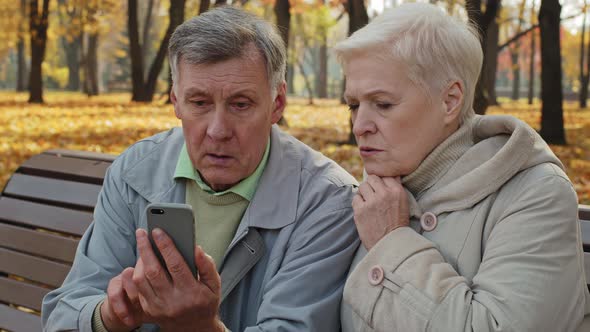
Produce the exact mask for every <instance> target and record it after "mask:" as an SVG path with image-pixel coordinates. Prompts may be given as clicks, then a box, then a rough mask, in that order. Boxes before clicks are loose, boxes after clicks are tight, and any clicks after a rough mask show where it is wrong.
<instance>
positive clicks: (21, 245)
mask: <svg viewBox="0 0 590 332" xmlns="http://www.w3.org/2000/svg"><path fill="white" fill-rule="evenodd" d="M77 245H78V240H76V239H72V238H68V237H65V236H59V235H55V234H51V233H47V232H41V231H38V230H33V229H29V228H24V227H18V226H13V225H8V224H1V223H0V246H1V247H6V248H10V249H16V250H17V251H21V252H24V253H29V254H33V255H38V256H43V257H48V258H52V259H58V260H61V261H64V262H67V263H70V264H71V263H72V262H73V261H74V255H75V254H76V246H77Z"/></svg>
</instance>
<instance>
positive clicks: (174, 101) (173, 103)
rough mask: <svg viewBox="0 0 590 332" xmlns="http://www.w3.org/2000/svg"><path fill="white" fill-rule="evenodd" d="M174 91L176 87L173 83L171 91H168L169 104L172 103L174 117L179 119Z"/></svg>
mask: <svg viewBox="0 0 590 332" xmlns="http://www.w3.org/2000/svg"><path fill="white" fill-rule="evenodd" d="M175 89H176V86H175V85H174V83H173V84H172V89H170V102H171V103H172V105H174V115H176V118H178V119H180V110H179V105H178V99H176V93H174V90H175Z"/></svg>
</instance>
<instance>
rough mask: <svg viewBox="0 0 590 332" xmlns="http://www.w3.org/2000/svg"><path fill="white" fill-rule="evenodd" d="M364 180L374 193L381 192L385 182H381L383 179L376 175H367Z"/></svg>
mask: <svg viewBox="0 0 590 332" xmlns="http://www.w3.org/2000/svg"><path fill="white" fill-rule="evenodd" d="M365 182H367V183H368V184H369V185H370V186H371V187H372V188H373V190H374V191H375V192H376V193H379V192H383V191H384V190H385V183H384V182H383V179H382V178H380V177H378V176H377V175H369V177H368V178H367V181H365Z"/></svg>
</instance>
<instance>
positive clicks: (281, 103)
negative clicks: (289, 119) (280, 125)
mask: <svg viewBox="0 0 590 332" xmlns="http://www.w3.org/2000/svg"><path fill="white" fill-rule="evenodd" d="M285 106H287V83H285V81H283V82H282V83H281V84H279V86H278V87H277V96H276V97H275V99H274V100H273V109H272V114H271V116H270V119H271V123H272V124H275V123H277V122H279V120H280V119H281V117H282V116H283V111H284V110H285Z"/></svg>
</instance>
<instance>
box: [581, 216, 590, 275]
mask: <svg viewBox="0 0 590 332" xmlns="http://www.w3.org/2000/svg"><path fill="white" fill-rule="evenodd" d="M580 230H581V231H582V244H583V245H584V251H590V221H587V220H580ZM589 280H590V279H589Z"/></svg>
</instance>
